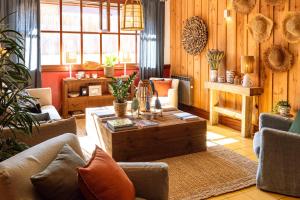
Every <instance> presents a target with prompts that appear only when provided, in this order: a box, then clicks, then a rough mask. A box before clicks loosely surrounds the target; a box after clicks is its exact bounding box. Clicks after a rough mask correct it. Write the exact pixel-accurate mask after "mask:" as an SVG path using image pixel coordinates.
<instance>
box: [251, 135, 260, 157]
mask: <svg viewBox="0 0 300 200" xmlns="http://www.w3.org/2000/svg"><path fill="white" fill-rule="evenodd" d="M260 147H261V133H260V132H257V133H255V135H254V138H253V151H254V152H255V154H256V156H257V158H258V157H259V152H260Z"/></svg>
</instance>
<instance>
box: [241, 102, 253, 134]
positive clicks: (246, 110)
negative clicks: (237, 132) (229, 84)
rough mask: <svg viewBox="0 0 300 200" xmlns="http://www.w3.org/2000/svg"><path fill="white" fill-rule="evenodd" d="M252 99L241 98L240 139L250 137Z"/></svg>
mask: <svg viewBox="0 0 300 200" xmlns="http://www.w3.org/2000/svg"><path fill="white" fill-rule="evenodd" d="M252 109H253V97H249V96H243V97H242V130H241V132H242V137H251V128H252Z"/></svg>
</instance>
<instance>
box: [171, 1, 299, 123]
mask: <svg viewBox="0 0 300 200" xmlns="http://www.w3.org/2000/svg"><path fill="white" fill-rule="evenodd" d="M226 8H227V9H229V10H230V11H231V12H230V17H231V18H230V19H229V20H225V19H224V17H223V12H224V9H226ZM294 10H296V11H300V1H298V0H286V1H285V3H284V4H283V5H281V6H276V7H273V6H268V5H266V3H265V2H264V0H256V6H255V8H254V9H253V11H252V12H251V13H250V14H248V15H243V14H240V13H236V12H235V11H234V10H233V9H232V0H176V1H175V0H171V19H170V21H171V71H172V74H173V75H183V76H190V77H193V79H194V107H196V108H199V109H202V110H205V111H209V91H208V90H207V89H205V88H204V82H205V81H207V80H208V79H209V66H208V64H207V59H206V52H207V50H208V49H212V48H218V49H219V50H224V51H225V52H226V60H225V65H226V68H227V69H232V70H236V71H237V72H239V73H240V64H241V62H240V57H241V56H242V55H253V56H255V58H256V61H255V72H254V74H253V75H252V77H253V80H254V82H255V84H256V85H257V86H262V87H263V88H264V94H263V95H262V96H261V97H257V98H255V99H254V102H253V123H254V124H257V121H258V115H259V113H261V112H270V111H271V110H272V108H273V106H274V105H275V104H276V102H277V101H279V100H289V102H290V103H291V105H292V110H293V112H295V111H297V110H298V109H299V108H300V98H299V96H300V90H299V87H300V60H299V59H298V57H299V50H300V44H289V43H287V42H286V41H285V40H284V39H283V37H282V31H281V30H282V29H281V21H282V18H283V17H284V16H285V14H286V12H288V11H294ZM256 13H262V14H264V15H265V16H267V17H269V18H271V19H272V20H273V21H274V31H273V32H272V35H271V37H270V38H269V39H268V40H267V41H266V42H264V43H262V44H258V43H256V42H255V41H254V40H253V39H252V36H251V35H250V33H249V32H248V29H247V24H248V22H249V21H250V20H251V19H252V18H253V16H254V15H255V14H256ZM194 15H197V16H200V17H201V18H202V19H203V20H204V21H205V23H206V24H207V25H208V30H209V40H208V44H207V47H206V48H205V49H204V51H203V52H202V53H201V54H199V55H197V56H191V55H188V54H187V53H186V52H185V50H184V49H183V48H182V45H181V31H182V27H183V26H184V22H185V20H186V19H187V18H188V17H191V16H194ZM273 44H279V45H282V46H284V47H286V48H288V49H289V50H290V51H291V52H292V53H293V54H294V56H295V64H294V66H293V68H292V69H291V70H290V71H289V72H284V73H277V72H272V71H271V70H270V69H269V68H268V67H267V66H265V64H264V62H263V54H264V52H265V50H266V49H267V48H268V47H270V46H271V45H273ZM220 99H221V102H220V103H221V104H222V105H223V106H226V107H230V108H232V109H241V97H239V96H236V95H231V94H227V93H223V94H221V95H220Z"/></svg>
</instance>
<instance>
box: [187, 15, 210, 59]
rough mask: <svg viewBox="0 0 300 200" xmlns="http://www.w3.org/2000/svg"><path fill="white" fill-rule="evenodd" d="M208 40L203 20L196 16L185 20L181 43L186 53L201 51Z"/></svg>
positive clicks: (195, 53) (193, 53) (192, 53)
mask: <svg viewBox="0 0 300 200" xmlns="http://www.w3.org/2000/svg"><path fill="white" fill-rule="evenodd" d="M207 41H208V30H207V26H206V24H205V22H204V21H203V20H202V19H201V18H200V17H198V16H194V17H191V18H189V19H187V20H186V22H185V26H184V28H183V31H182V40H181V43H182V45H183V48H184V49H185V50H186V51H187V53H189V54H191V55H194V56H195V55H197V54H199V53H201V52H202V51H203V49H204V48H205V46H206V45H207Z"/></svg>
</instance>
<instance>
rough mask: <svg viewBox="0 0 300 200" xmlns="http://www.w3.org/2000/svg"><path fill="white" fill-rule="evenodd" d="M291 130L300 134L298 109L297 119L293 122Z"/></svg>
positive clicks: (299, 112)
mask: <svg viewBox="0 0 300 200" xmlns="http://www.w3.org/2000/svg"><path fill="white" fill-rule="evenodd" d="M289 132H292V133H298V134H300V111H298V113H297V116H296V118H295V121H294V122H293V123H292V126H291V127H290V130H289Z"/></svg>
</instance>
